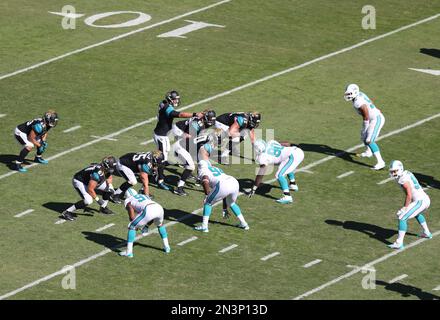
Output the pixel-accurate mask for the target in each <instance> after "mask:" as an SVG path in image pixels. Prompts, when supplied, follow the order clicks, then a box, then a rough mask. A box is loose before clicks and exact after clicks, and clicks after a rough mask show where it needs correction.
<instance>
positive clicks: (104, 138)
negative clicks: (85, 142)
mask: <svg viewBox="0 0 440 320" xmlns="http://www.w3.org/2000/svg"><path fill="white" fill-rule="evenodd" d="M90 137H91V138H96V139H103V140H108V141H118V139H115V138H106V137H100V136H90Z"/></svg>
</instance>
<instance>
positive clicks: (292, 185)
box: [289, 183, 299, 192]
mask: <svg viewBox="0 0 440 320" xmlns="http://www.w3.org/2000/svg"><path fill="white" fill-rule="evenodd" d="M289 189H290V190H293V191H295V192H297V191H298V190H299V188H298V185H297V184H296V183H291V184H290V185H289Z"/></svg>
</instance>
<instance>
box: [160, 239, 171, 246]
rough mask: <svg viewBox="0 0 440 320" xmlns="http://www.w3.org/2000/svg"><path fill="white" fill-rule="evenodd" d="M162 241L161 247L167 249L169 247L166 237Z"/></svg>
mask: <svg viewBox="0 0 440 320" xmlns="http://www.w3.org/2000/svg"><path fill="white" fill-rule="evenodd" d="M162 241H163V246H164V247H169V246H170V244H169V243H168V237H167V238H163V239H162Z"/></svg>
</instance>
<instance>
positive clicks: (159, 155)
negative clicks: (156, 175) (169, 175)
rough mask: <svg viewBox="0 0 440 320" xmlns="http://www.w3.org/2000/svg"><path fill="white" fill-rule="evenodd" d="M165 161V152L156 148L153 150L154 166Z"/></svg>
mask: <svg viewBox="0 0 440 320" xmlns="http://www.w3.org/2000/svg"><path fill="white" fill-rule="evenodd" d="M163 161H164V157H163V153H162V151H160V150H156V151H154V152H153V166H154V167H156V168H157V167H158V166H160V165H161V164H162V162H163Z"/></svg>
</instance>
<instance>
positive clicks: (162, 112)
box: [154, 100, 179, 136]
mask: <svg viewBox="0 0 440 320" xmlns="http://www.w3.org/2000/svg"><path fill="white" fill-rule="evenodd" d="M177 117H179V112H177V111H176V110H175V109H174V107H173V106H172V105H171V104H170V103H169V102H168V101H166V100H163V101H162V102H161V103H160V104H159V108H158V113H157V124H156V128H154V133H155V134H157V135H158V136H166V135H167V134H168V131H170V130H171V127H172V126H173V119H174V118H177Z"/></svg>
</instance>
